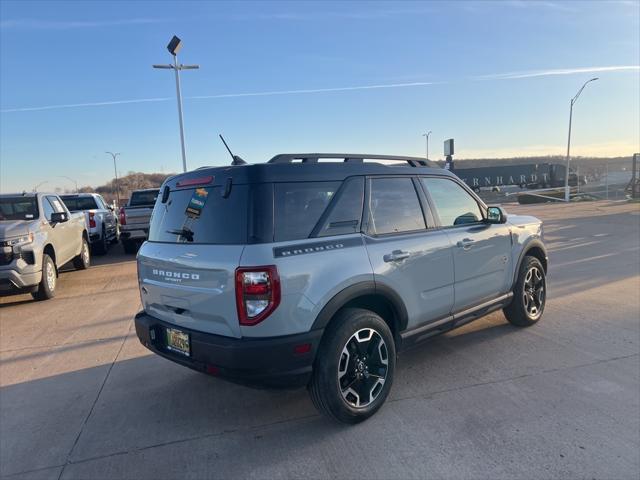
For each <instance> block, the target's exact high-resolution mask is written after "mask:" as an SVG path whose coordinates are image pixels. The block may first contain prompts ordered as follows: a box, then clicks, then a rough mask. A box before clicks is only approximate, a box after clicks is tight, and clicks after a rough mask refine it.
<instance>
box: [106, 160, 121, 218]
mask: <svg viewBox="0 0 640 480" xmlns="http://www.w3.org/2000/svg"><path fill="white" fill-rule="evenodd" d="M104 153H106V154H109V155H111V158H113V173H115V174H116V201H117V202H118V208H119V207H120V186H119V185H118V167H117V166H116V157H117V156H118V155H120V153H113V152H104Z"/></svg>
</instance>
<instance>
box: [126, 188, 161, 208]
mask: <svg viewBox="0 0 640 480" xmlns="http://www.w3.org/2000/svg"><path fill="white" fill-rule="evenodd" d="M159 191H160V190H150V191H148V192H146V191H145V192H133V193H132V194H131V199H130V200H129V206H130V207H144V206H146V207H153V205H154V204H155V203H156V198H158V192H159Z"/></svg>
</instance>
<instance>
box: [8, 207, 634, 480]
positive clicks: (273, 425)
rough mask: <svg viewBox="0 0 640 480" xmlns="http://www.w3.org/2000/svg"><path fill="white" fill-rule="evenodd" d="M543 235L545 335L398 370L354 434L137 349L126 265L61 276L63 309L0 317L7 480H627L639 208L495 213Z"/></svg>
mask: <svg viewBox="0 0 640 480" xmlns="http://www.w3.org/2000/svg"><path fill="white" fill-rule="evenodd" d="M507 211H509V212H513V213H524V214H533V215H536V216H539V217H540V218H542V219H543V220H544V221H545V231H546V241H547V245H548V247H549V250H550V272H549V287H548V290H549V300H548V304H547V307H546V311H545V315H544V318H543V319H542V321H541V322H540V323H538V324H537V325H535V326H534V327H531V328H528V329H517V328H515V327H512V326H510V325H509V324H508V323H507V322H506V320H505V319H504V316H503V315H502V313H501V312H497V313H494V314H491V315H490V316H488V317H485V318H484V319H482V320H479V321H477V322H474V323H472V324H469V325H467V326H465V327H463V328H461V329H458V330H456V331H453V332H450V333H448V334H445V335H443V336H440V337H437V338H435V339H432V340H430V341H429V342H427V343H424V344H422V345H420V346H418V347H416V348H413V349H412V350H409V351H407V352H404V353H402V354H401V356H400V358H399V362H398V368H397V376H396V379H395V382H394V386H393V389H392V392H391V396H390V398H389V400H388V401H387V403H386V405H385V406H384V407H383V408H382V409H381V410H380V412H379V413H378V414H376V415H375V416H374V417H373V418H371V419H370V420H368V421H366V422H365V423H363V424H360V425H356V426H344V425H338V424H335V423H332V422H329V421H328V420H326V419H324V418H323V417H320V416H319V415H318V414H317V413H316V411H315V410H314V408H313V406H312V404H311V402H310V400H309V399H308V397H307V394H306V391H304V390H297V391H266V390H254V389H249V388H246V387H242V386H237V385H233V384H230V383H226V382H224V381H222V380H219V379H216V378H213V377H208V376H205V375H203V374H200V373H197V372H194V371H191V370H189V369H186V368H183V367H181V366H178V365H176V364H174V363H172V362H169V361H167V360H164V359H162V358H160V357H157V356H155V355H152V354H151V353H150V352H148V351H147V350H146V349H145V348H143V347H142V346H141V345H140V343H139V342H138V340H137V337H136V335H135V331H134V329H133V324H132V318H133V315H134V314H135V313H136V312H137V311H138V310H139V308H140V300H139V294H138V290H137V282H136V275H135V272H136V266H135V261H134V258H133V256H126V255H124V254H123V253H122V252H121V248H120V247H119V246H118V247H115V248H114V249H112V251H111V252H110V253H109V255H107V256H105V257H95V258H94V266H93V267H92V268H91V269H89V270H86V271H80V272H74V271H68V272H64V273H62V274H61V276H60V282H59V287H58V295H57V296H56V298H55V299H53V300H50V301H47V302H34V301H32V300H31V297H30V296H16V297H6V298H3V299H0V475H1V476H2V477H3V478H5V477H6V478H25V479H26V478H29V479H31V478H35V479H49V478H55V479H57V478H64V479H67V478H136V479H138V478H149V479H158V478H236V477H241V478H299V477H307V478H454V479H458V478H492V479H497V478H505V479H507V478H508V479H514V478H522V479H530V478H616V479H626V478H628V479H637V478H638V477H639V476H640V358H639V354H640V205H639V204H628V203H615V202H590V203H579V204H571V205H564V204H562V205H558V204H551V205H531V206H517V205H516V206H508V207H507Z"/></svg>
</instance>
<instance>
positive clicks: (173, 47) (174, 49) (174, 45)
mask: <svg viewBox="0 0 640 480" xmlns="http://www.w3.org/2000/svg"><path fill="white" fill-rule="evenodd" d="M181 48H182V40H180V39H179V38H178V37H176V36H175V35H174V36H173V38H172V39H171V41H170V42H169V45H167V50H169V53H170V54H171V55H173V64H168V65H153V68H162V69H173V71H174V72H175V74H176V96H177V97H178V121H179V123H180V146H181V148H182V171H184V172H186V171H187V152H186V148H185V145H184V120H183V118H182V92H181V90H180V70H197V69H198V68H200V66H199V65H182V64H178V52H179V51H180V49H181Z"/></svg>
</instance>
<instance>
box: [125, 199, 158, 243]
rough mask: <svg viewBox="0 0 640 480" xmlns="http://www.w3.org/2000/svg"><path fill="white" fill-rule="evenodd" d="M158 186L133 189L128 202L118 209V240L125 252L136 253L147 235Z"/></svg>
mask: <svg viewBox="0 0 640 480" xmlns="http://www.w3.org/2000/svg"><path fill="white" fill-rule="evenodd" d="M159 192H160V189H159V188H148V189H146V190H134V191H133V192H131V198H129V203H127V205H125V206H124V207H122V208H121V209H120V240H121V241H122V246H123V247H124V251H125V253H136V252H137V251H138V248H139V247H140V245H142V243H143V242H144V241H145V240H146V239H147V237H148V236H149V221H150V219H151V213H152V212H153V206H154V205H155V203H156V199H157V198H158V193H159Z"/></svg>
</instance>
